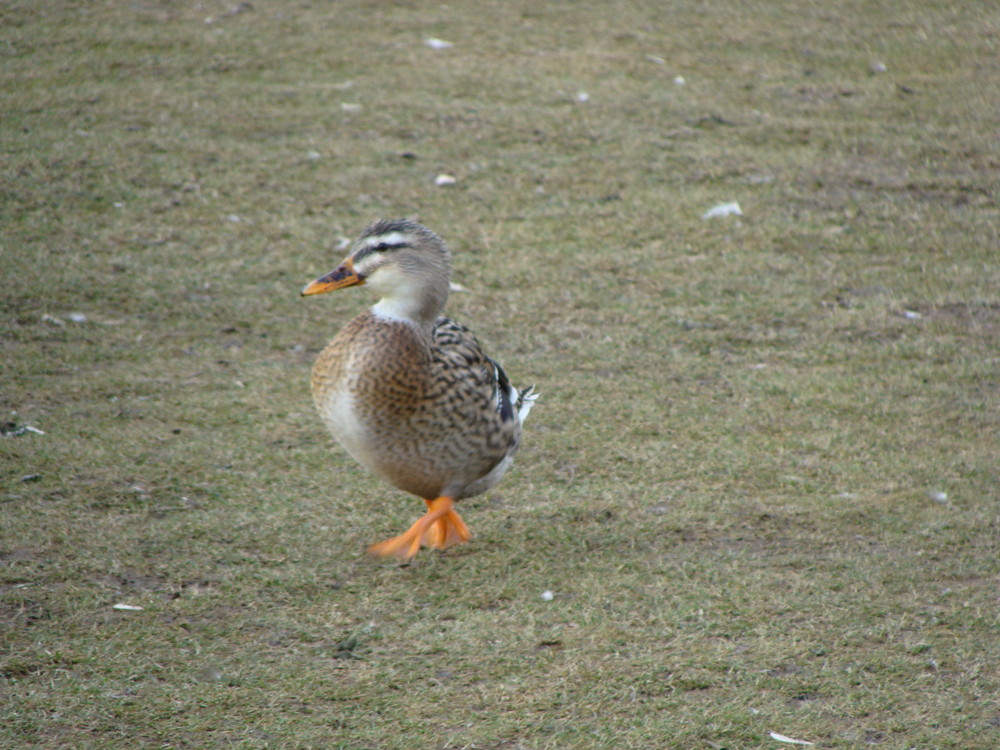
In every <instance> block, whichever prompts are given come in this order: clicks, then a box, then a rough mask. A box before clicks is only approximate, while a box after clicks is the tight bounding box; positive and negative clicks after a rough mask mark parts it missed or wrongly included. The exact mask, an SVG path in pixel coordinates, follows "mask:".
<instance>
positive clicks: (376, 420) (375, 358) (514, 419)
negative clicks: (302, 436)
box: [302, 219, 538, 562]
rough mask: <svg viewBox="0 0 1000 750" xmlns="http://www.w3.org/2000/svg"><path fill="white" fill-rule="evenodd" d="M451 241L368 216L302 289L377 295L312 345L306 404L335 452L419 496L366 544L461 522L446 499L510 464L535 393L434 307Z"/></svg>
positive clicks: (464, 536) (493, 480)
mask: <svg viewBox="0 0 1000 750" xmlns="http://www.w3.org/2000/svg"><path fill="white" fill-rule="evenodd" d="M451 274H452V264H451V253H450V251H449V249H448V246H447V245H446V244H445V242H444V241H443V240H442V239H441V238H440V237H439V236H438V235H437V234H435V233H434V232H433V231H431V230H430V229H428V228H427V227H425V226H423V225H422V224H420V223H418V222H416V221H413V220H410V219H379V220H377V221H375V222H373V223H372V224H370V225H369V226H368V227H367V228H365V229H364V230H363V231H362V232H361V234H360V235H359V236H358V238H357V240H355V241H354V242H353V244H352V245H351V246H350V248H349V251H348V254H347V257H346V258H345V259H344V260H343V262H342V263H341V264H340V265H338V266H337V267H336V268H335V269H334V270H333V271H331V272H330V273H328V274H326V275H324V276H320V277H319V278H317V279H315V280H314V281H312V282H310V283H309V284H307V285H306V286H305V287H304V288H303V289H302V296H312V295H317V294H324V293H327V292H332V291H334V290H337V289H344V288H346V287H353V286H366V287H368V288H369V289H371V290H372V291H373V292H374V293H375V295H376V296H377V297H378V301H377V302H375V304H374V305H373V306H372V307H370V308H369V309H367V310H366V311H364V312H362V313H360V314H359V315H358V316H357V317H355V318H354V319H353V320H351V321H350V322H349V323H347V325H345V326H344V327H343V328H342V329H341V330H340V332H339V333H337V335H336V336H335V337H334V338H333V340H332V341H330V343H329V344H328V345H327V346H326V348H324V349H323V351H322V352H321V353H320V354H319V356H318V357H317V359H316V361H315V363H314V365H313V369H312V378H311V390H312V397H313V402H314V404H315V406H316V410H317V411H318V412H319V415H320V417H321V419H322V420H323V422H324V423H325V424H326V426H327V428H328V429H329V431H330V432H331V433H332V434H333V436H334V437H335V438H336V439H337V441H338V442H339V443H340V445H341V446H342V447H343V448H344V450H346V452H347V453H348V454H349V455H350V456H351V457H353V458H354V460H356V461H357V462H358V463H360V464H361V465H362V466H364V467H365V468H366V469H368V470H369V471H370V472H371V473H372V474H374V475H376V476H377V477H379V478H381V479H383V480H385V481H386V482H388V483H390V484H392V485H394V486H395V487H397V488H398V489H400V490H402V491H404V492H407V493H409V494H411V495H415V496H417V497H420V498H422V499H423V500H424V502H425V503H426V505H427V510H426V512H425V513H424V514H423V515H422V516H421V517H420V518H419V519H417V521H416V522H414V523H413V525H412V526H410V527H409V529H408V530H407V531H405V532H404V533H402V534H400V535H399V536H395V537H392V538H391V539H387V540H385V541H383V542H379V543H378V544H373V545H372V546H371V547H369V548H368V552H369V553H370V554H372V555H375V556H379V557H395V558H397V559H399V560H401V561H403V562H409V561H410V560H412V559H413V557H414V556H415V555H416V554H417V552H418V551H419V550H420V548H421V546H426V547H431V548H435V549H447V548H449V547H451V546H453V545H456V544H461V543H463V542H467V541H469V539H470V538H471V533H470V532H469V529H468V527H467V526H466V524H465V522H464V521H463V520H462V518H461V516H459V514H458V512H457V511H456V510H455V506H456V504H457V503H458V502H459V501H460V500H463V499H465V498H469V497H474V496H476V495H479V494H481V493H483V492H486V491H487V490H489V489H490V488H492V487H494V486H495V485H496V484H497V483H498V482H499V481H500V479H501V477H503V475H504V474H505V473H507V470H508V469H510V467H511V464H512V463H513V460H514V454H515V453H516V452H517V450H518V448H519V447H520V444H521V436H522V425H523V424H524V421H525V419H526V418H527V416H528V413H529V412H530V411H531V407H532V406H533V405H534V402H535V400H536V398H537V397H538V394H537V393H536V392H535V389H534V386H529V387H527V388H521V389H519V388H515V387H514V386H513V385H511V382H510V380H509V379H508V377H507V374H506V372H504V369H503V368H502V367H501V366H500V364H499V363H498V362H497V361H496V360H494V359H492V358H490V357H489V356H487V355H486V354H485V353H484V352H483V349H482V347H481V346H480V344H479V341H478V340H477V339H476V337H475V335H473V333H472V332H471V331H470V330H469V329H468V328H466V327H465V326H463V325H461V324H459V323H456V322H455V321H453V320H451V319H449V318H447V317H445V316H444V315H443V314H442V313H443V311H444V308H445V304H446V303H447V301H448V295H449V291H450V290H451Z"/></svg>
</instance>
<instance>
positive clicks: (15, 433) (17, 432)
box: [0, 412, 45, 437]
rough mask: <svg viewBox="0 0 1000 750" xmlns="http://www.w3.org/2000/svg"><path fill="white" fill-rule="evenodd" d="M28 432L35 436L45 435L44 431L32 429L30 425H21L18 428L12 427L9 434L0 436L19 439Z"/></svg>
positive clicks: (3, 433) (2, 433)
mask: <svg viewBox="0 0 1000 750" xmlns="http://www.w3.org/2000/svg"><path fill="white" fill-rule="evenodd" d="M15 413H16V412H15ZM29 432H31V433H34V434H35V435H44V434H45V432H44V431H42V430H39V429H38V428H37V427H32V426H31V425H21V426H20V427H14V428H13V429H11V430H10V431H9V432H0V435H3V436H4V437H21V435H25V434H27V433H29Z"/></svg>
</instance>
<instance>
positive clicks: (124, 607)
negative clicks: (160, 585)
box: [111, 603, 142, 612]
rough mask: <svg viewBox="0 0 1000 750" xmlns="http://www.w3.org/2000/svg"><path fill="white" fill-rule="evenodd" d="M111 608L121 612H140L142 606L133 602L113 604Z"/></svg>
mask: <svg viewBox="0 0 1000 750" xmlns="http://www.w3.org/2000/svg"><path fill="white" fill-rule="evenodd" d="M111 609H117V610H119V611H121V612H142V607H140V606H137V605H135V604H121V603H119V604H115V605H114V606H113V607H112V608H111Z"/></svg>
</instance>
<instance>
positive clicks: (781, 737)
mask: <svg viewBox="0 0 1000 750" xmlns="http://www.w3.org/2000/svg"><path fill="white" fill-rule="evenodd" d="M771 739H772V740H777V741H778V742H787V743H788V744H789V745H811V744H813V743H811V742H806V741H805V740H796V739H792V738H791V737H786V736H785V735H783V734H778V733H777V732H771Z"/></svg>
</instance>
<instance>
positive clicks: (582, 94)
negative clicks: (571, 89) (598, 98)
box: [576, 91, 590, 104]
mask: <svg viewBox="0 0 1000 750" xmlns="http://www.w3.org/2000/svg"><path fill="white" fill-rule="evenodd" d="M576 100H577V101H578V102H580V103H581V104H586V103H587V102H589V101H590V94H588V93H587V92H586V91H577V92H576Z"/></svg>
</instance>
